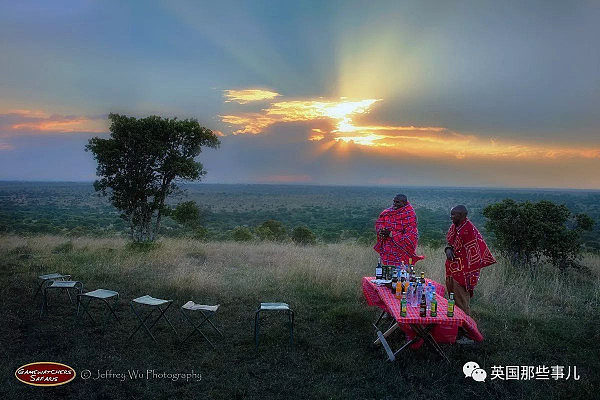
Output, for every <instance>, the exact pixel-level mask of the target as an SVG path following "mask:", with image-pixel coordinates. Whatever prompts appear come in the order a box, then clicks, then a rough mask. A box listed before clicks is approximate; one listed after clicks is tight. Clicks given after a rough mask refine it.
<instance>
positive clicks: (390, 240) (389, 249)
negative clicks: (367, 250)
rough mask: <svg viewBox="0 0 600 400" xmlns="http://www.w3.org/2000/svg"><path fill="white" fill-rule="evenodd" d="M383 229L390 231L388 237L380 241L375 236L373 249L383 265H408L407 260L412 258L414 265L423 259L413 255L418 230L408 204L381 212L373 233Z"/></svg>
mask: <svg viewBox="0 0 600 400" xmlns="http://www.w3.org/2000/svg"><path fill="white" fill-rule="evenodd" d="M383 228H387V229H389V230H390V232H391V234H390V236H388V237H387V238H384V239H382V238H380V237H379V235H377V243H376V244H375V246H374V247H373V249H375V251H376V252H378V253H379V255H380V256H381V262H382V263H383V265H400V264H401V263H402V262H404V263H405V264H408V261H409V258H412V261H413V264H414V263H416V262H417V261H419V260H422V259H423V258H425V257H423V256H418V255H417V254H416V253H415V250H416V249H417V244H418V242H419V230H418V229H417V215H416V214H415V210H414V209H413V208H412V206H411V205H410V203H407V204H406V205H405V206H404V207H401V208H399V209H397V210H396V209H394V207H390V208H386V209H385V210H383V211H382V212H381V214H380V215H379V218H377V221H376V222H375V232H376V233H378V232H379V230H380V229H383Z"/></svg>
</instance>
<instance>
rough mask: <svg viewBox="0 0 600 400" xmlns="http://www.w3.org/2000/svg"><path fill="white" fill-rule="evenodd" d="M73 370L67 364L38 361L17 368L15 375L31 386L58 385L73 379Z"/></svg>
mask: <svg viewBox="0 0 600 400" xmlns="http://www.w3.org/2000/svg"><path fill="white" fill-rule="evenodd" d="M75 375H76V373H75V370H74V369H73V368H71V367H69V366H68V365H65V364H61V363H56V362H51V361H40V362H34V363H31V364H25V365H23V366H22V367H19V368H17V370H16V371H15V376H16V377H17V379H18V380H19V381H21V382H23V383H26V384H28V385H33V386H58V385H64V384H65V383H69V382H71V381H72V380H73V379H75Z"/></svg>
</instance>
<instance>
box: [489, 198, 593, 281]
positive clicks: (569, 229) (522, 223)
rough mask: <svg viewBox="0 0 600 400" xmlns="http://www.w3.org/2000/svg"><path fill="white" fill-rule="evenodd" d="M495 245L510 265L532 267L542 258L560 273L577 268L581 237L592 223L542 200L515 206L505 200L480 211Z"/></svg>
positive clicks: (581, 216)
mask: <svg viewBox="0 0 600 400" xmlns="http://www.w3.org/2000/svg"><path fill="white" fill-rule="evenodd" d="M483 215H484V216H485V217H486V218H487V219H488V221H487V222H486V229H487V230H488V231H489V232H492V233H493V234H494V237H495V242H496V245H497V246H498V248H499V250H501V251H502V252H503V253H504V254H505V255H506V256H507V257H508V258H509V259H510V260H511V261H512V263H513V264H524V265H528V266H532V265H534V264H537V263H538V262H539V261H540V259H541V258H542V257H545V258H547V259H548V260H549V261H550V262H551V263H552V264H554V265H556V266H558V267H559V268H561V269H564V268H566V267H569V266H572V267H576V266H578V264H577V263H576V260H577V259H579V258H580V256H581V252H582V243H581V235H582V233H583V231H586V230H591V229H592V227H593V225H594V221H593V220H592V219H591V218H590V217H589V216H587V215H585V214H578V215H572V214H571V212H570V211H569V209H568V208H567V207H566V206H565V205H558V204H555V203H553V202H551V201H547V200H542V201H540V202H537V203H532V202H530V201H525V202H522V203H517V202H515V201H514V200H511V199H506V200H503V201H502V202H499V203H495V204H491V205H489V206H487V207H486V208H485V209H484V210H483Z"/></svg>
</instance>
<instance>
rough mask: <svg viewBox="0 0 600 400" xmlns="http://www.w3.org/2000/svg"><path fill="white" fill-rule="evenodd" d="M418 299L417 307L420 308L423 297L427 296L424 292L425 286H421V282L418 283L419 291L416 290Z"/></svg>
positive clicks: (416, 300)
mask: <svg viewBox="0 0 600 400" xmlns="http://www.w3.org/2000/svg"><path fill="white" fill-rule="evenodd" d="M416 294H417V295H416V299H415V306H418V305H419V303H420V302H421V296H422V295H424V294H425V291H424V290H423V285H422V284H421V282H417V290H416Z"/></svg>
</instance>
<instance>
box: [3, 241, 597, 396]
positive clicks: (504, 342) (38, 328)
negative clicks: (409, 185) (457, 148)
mask: <svg viewBox="0 0 600 400" xmlns="http://www.w3.org/2000/svg"><path fill="white" fill-rule="evenodd" d="M421 251H422V252H424V253H425V254H426V255H427V259H426V260H425V261H423V262H422V263H421V264H420V267H421V268H420V269H423V270H424V271H426V274H427V276H430V277H432V278H433V279H435V280H437V281H440V282H441V281H443V274H444V272H443V258H442V255H440V254H438V253H439V250H434V249H429V248H423V249H421ZM374 260H375V257H374V253H373V251H372V249H370V248H369V247H361V246H357V245H351V244H332V245H327V246H316V247H304V246H294V245H290V244H274V243H244V244H240V243H231V242H214V243H213V242H209V243H201V242H197V241H192V240H185V239H181V240H164V241H162V243H161V245H160V246H157V247H155V248H148V249H132V248H131V247H130V246H128V245H127V244H126V243H125V242H124V241H122V240H120V239H116V238H115V239H111V238H103V239H99V238H96V239H92V238H90V239H87V238H78V239H67V238H63V237H53V236H43V237H32V238H24V237H17V236H4V237H0V276H1V281H0V293H1V296H0V302H1V304H0V306H1V307H2V318H3V323H2V324H0V339H1V340H2V343H3V345H2V346H1V347H0V354H1V355H2V360H4V361H5V362H3V363H2V364H1V366H0V369H1V376H3V377H4V378H5V380H4V381H5V384H4V385H3V386H2V391H3V392H4V393H5V394H6V396H5V398H10V399H32V398H44V399H47V398H53V397H59V396H61V397H66V398H106V399H109V398H119V399H120V398H132V399H134V398H135V399H138V398H159V399H160V398H164V399H167V398H175V397H177V398H183V399H188V398H189V399H204V398H212V399H237V398H240V399H241V398H260V399H280V398H300V399H396V398H410V399H421V398H423V399H445V398H450V397H460V398H463V399H470V398H478V399H482V398H484V399H487V398H498V399H505V398H506V399H523V398H533V397H534V396H535V397H537V398H540V399H542V398H543V399H561V398H570V399H577V398H582V399H589V398H594V397H595V396H597V395H596V390H597V388H598V387H599V384H600V381H599V378H598V373H597V371H598V368H599V367H600V362H599V361H598V360H599V359H600V352H599V348H600V346H599V345H598V343H600V333H599V332H600V324H599V321H600V319H599V318H600V313H599V304H600V302H599V294H600V283H599V282H600V281H599V279H600V278H599V274H600V260H599V259H598V258H597V257H592V256H588V257H587V258H586V260H584V262H585V263H586V265H588V266H589V267H590V270H591V271H592V272H591V273H588V274H587V275H583V274H580V273H577V272H575V271H568V272H567V273H566V274H561V273H559V272H558V271H555V270H553V269H552V268H549V267H548V268H540V269H539V270H536V271H533V272H530V271H523V270H519V269H516V268H512V267H510V266H508V265H506V264H505V263H504V262H502V261H501V262H499V263H498V264H496V265H494V266H492V267H490V268H487V269H485V270H484V271H483V273H482V278H481V283H480V285H479V286H478V287H477V288H476V290H475V297H474V298H473V302H472V311H473V316H474V318H475V319H476V321H477V322H478V325H479V329H480V331H481V332H482V334H483V335H484V337H485V341H484V342H482V343H481V344H479V345H476V346H469V347H461V346H457V345H452V346H451V345H444V346H443V347H444V349H445V351H446V353H447V355H448V356H449V357H450V359H451V361H452V363H451V365H449V366H448V365H446V364H445V363H444V362H443V361H442V360H441V359H440V358H439V357H438V356H436V355H435V354H434V353H432V352H430V351H429V350H428V349H426V348H421V349H419V350H416V351H413V350H409V351H407V352H404V353H403V354H402V356H401V358H400V359H399V360H398V361H397V362H395V363H388V362H385V355H384V352H383V350H382V349H381V348H378V347H373V346H372V345H371V343H372V341H373V340H374V330H373V328H372V326H371V323H372V322H374V320H375V318H376V317H377V316H378V314H379V310H378V309H374V308H370V307H368V306H367V305H366V304H365V302H364V299H363V296H362V292H361V290H360V280H361V277H362V276H365V275H371V274H372V273H373V267H374ZM47 272H63V273H71V274H73V276H74V277H75V278H76V279H78V280H81V281H83V282H84V284H85V286H86V290H92V289H96V288H106V289H113V290H116V291H118V292H120V293H121V297H122V298H121V303H120V308H119V310H118V315H119V316H120V318H121V319H122V320H123V322H124V324H125V326H126V331H127V332H122V331H119V330H118V329H114V328H109V329H108V330H107V331H106V332H102V331H101V330H100V329H99V328H97V327H93V326H91V324H90V323H89V321H88V320H85V321H84V322H81V321H80V320H77V319H76V318H74V315H73V313H72V309H69V307H68V304H67V302H66V300H65V296H64V295H63V296H58V295H57V294H55V293H53V294H52V298H51V301H52V302H51V307H52V308H51V309H50V312H49V314H48V315H47V316H44V317H43V318H40V317H39V303H38V302H34V301H33V300H32V296H33V293H34V291H35V288H36V276H37V275H40V274H42V273H47ZM144 294H150V295H152V296H155V297H163V298H170V299H173V300H175V305H176V306H180V305H181V304H183V303H184V302H185V301H187V300H190V299H192V300H194V301H196V302H202V303H207V304H212V303H219V304H221V309H220V310H219V312H218V314H217V315H216V318H215V322H216V323H217V324H218V326H219V327H220V328H221V330H222V331H223V332H224V333H225V338H224V339H221V338H218V337H217V336H215V335H212V332H211V331H210V330H208V329H204V331H205V333H207V334H209V335H210V337H211V339H215V341H216V342H217V343H218V350H216V351H215V350H212V349H211V348H209V347H208V345H207V344H206V343H204V342H201V341H199V340H195V341H193V342H191V343H188V344H187V345H182V344H180V343H178V342H177V341H176V340H175V339H174V338H173V336H172V335H171V333H170V332H169V328H168V326H167V325H166V324H164V323H163V324H159V325H158V328H157V331H156V337H157V338H158V339H159V340H160V341H161V344H159V345H155V344H154V343H153V342H152V341H151V339H149V338H148V337H147V336H146V335H145V334H144V333H143V332H138V333H137V334H136V336H135V337H134V339H133V340H131V341H130V340H128V339H127V336H128V333H129V332H131V330H132V329H133V328H134V326H135V323H136V320H135V318H134V316H133V314H132V313H131V310H130V309H129V305H128V302H129V301H130V300H131V299H133V298H134V297H137V296H140V295H144ZM38 300H39V299H38ZM260 301H286V302H288V303H290V305H291V306H292V307H293V309H294V310H295V312H296V332H295V333H296V346H295V348H294V349H293V350H292V349H290V348H289V347H288V343H287V339H288V337H287V330H286V326H285V325H284V321H285V319H284V317H283V315H277V314H272V315H267V316H265V318H264V320H263V324H262V329H261V346H260V349H259V351H258V352H257V351H255V350H254V343H253V317H254V311H255V310H256V308H257V305H258V303H259V302H260ZM175 311H176V310H175V309H172V310H170V314H169V316H170V318H171V320H172V321H173V322H174V325H175V327H176V328H177V329H178V332H179V334H180V335H183V334H184V333H185V334H187V328H188V327H187V326H186V325H184V324H183V322H182V321H181V319H180V317H179V315H178V312H175ZM98 315H100V314H98ZM402 340H403V338H402V336H401V335H400V334H399V333H398V334H394V336H392V337H391V338H390V341H391V342H392V343H393V344H394V345H395V346H398V345H399V344H400V343H402ZM34 361H56V362H62V363H65V364H67V365H70V366H72V367H73V368H75V370H76V371H77V372H78V374H79V373H80V372H81V371H82V370H84V369H89V370H91V371H92V372H93V374H94V375H95V374H96V371H98V370H101V371H106V370H112V371H113V372H119V373H121V372H127V370H142V371H145V370H147V369H154V370H156V371H164V372H169V373H174V372H190V371H191V370H194V371H195V372H199V373H201V374H202V380H201V381H199V382H181V381H178V382H171V381H168V380H145V379H143V380H136V381H131V380H126V381H125V382H118V381H111V380H109V381H107V380H99V381H94V380H87V381H84V380H82V379H80V377H79V376H78V377H77V378H76V379H75V381H73V382H71V383H69V384H66V385H63V386H58V387H55V388H38V387H32V386H27V385H24V384H21V383H19V382H17V381H16V379H15V378H14V371H15V370H16V368H17V367H19V366H21V365H23V364H27V363H30V362H34ZM467 361H476V362H478V363H479V364H480V365H481V366H482V367H483V368H485V369H486V370H487V372H488V374H489V373H490V370H491V367H492V366H493V365H534V366H537V365H547V366H550V365H565V366H568V365H576V366H577V370H578V372H579V374H580V375H581V380H579V381H574V380H569V381H554V380H550V381H528V382H526V381H508V382H506V381H499V380H489V377H488V380H487V381H486V382H484V383H481V382H474V381H472V380H471V379H465V378H464V375H463V374H462V365H463V364H464V363H465V362H467Z"/></svg>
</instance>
